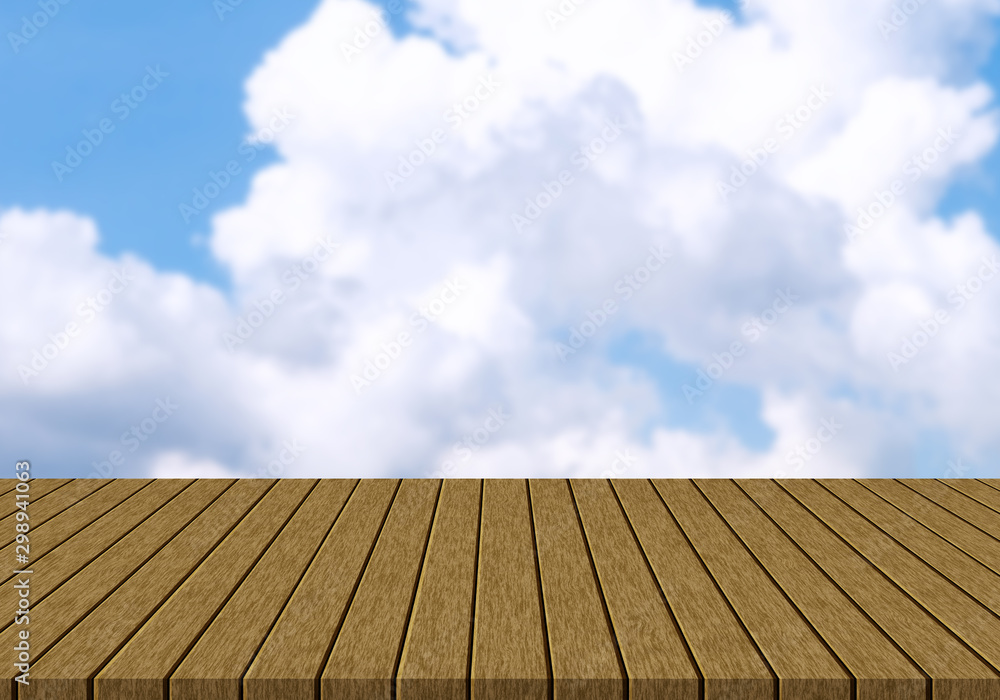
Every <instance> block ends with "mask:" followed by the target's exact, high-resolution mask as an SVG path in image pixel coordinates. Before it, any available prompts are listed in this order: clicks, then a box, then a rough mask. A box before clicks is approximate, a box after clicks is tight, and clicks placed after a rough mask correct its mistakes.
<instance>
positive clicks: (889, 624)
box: [737, 479, 1000, 700]
mask: <svg viewBox="0 0 1000 700" xmlns="http://www.w3.org/2000/svg"><path fill="white" fill-rule="evenodd" d="M737 483H739V485H740V486H741V487H742V488H743V490H744V491H745V492H746V493H747V494H749V495H750V496H751V497H752V498H753V499H754V501H756V502H757V504H758V505H760V507H761V508H762V509H763V510H764V511H765V512H767V514H768V515H769V516H770V517H771V518H772V519H773V520H774V522H775V523H776V524H777V525H778V526H779V527H780V528H781V529H782V530H783V531H784V532H785V534H786V535H788V536H789V537H790V538H791V539H793V540H794V541H795V542H796V544H798V545H799V547H801V548H802V551H803V552H804V553H805V554H807V555H808V556H809V558H810V559H812V561H813V562H814V563H815V564H816V565H817V566H819V567H820V568H821V569H823V570H824V571H825V572H826V573H827V575H828V576H830V577H831V578H832V579H833V580H834V581H836V582H837V585H838V586H839V587H840V588H841V589H842V590H843V591H844V592H845V593H846V594H847V595H849V596H851V598H853V599H854V602H855V603H857V605H858V606H859V607H860V608H861V609H862V610H864V611H865V614H866V615H868V616H869V617H871V619H872V620H873V621H874V622H875V623H876V624H877V625H879V626H880V627H881V628H882V629H883V630H885V632H886V633H887V634H888V635H889V636H890V637H891V638H892V639H893V641H895V642H896V643H897V644H898V645H899V647H900V648H901V649H902V650H903V651H904V652H905V653H906V654H907V655H908V656H909V657H910V659H911V660H913V662H914V663H916V664H917V665H918V666H919V667H920V668H921V669H922V670H923V671H924V672H925V673H927V674H928V675H929V676H930V677H931V678H932V679H933V682H932V686H933V692H934V698H935V700H967V699H969V698H996V697H1000V696H998V695H997V681H998V679H1000V675H998V674H997V673H996V672H995V671H993V669H992V668H991V667H990V666H988V665H987V664H986V663H984V662H983V661H982V660H981V659H980V658H979V657H978V656H976V655H975V654H974V653H973V652H972V651H971V650H970V649H969V648H968V647H967V646H966V645H965V644H963V643H962V642H961V641H960V640H959V639H958V638H957V637H955V636H954V635H953V634H951V632H950V631H949V630H947V629H946V628H945V627H944V626H943V625H942V624H941V623H940V622H939V621H938V620H937V619H935V618H934V617H933V616H932V615H930V614H929V613H928V612H927V611H926V610H924V609H923V608H922V607H920V606H919V605H917V604H916V603H915V602H914V601H913V599H912V598H910V597H909V596H907V595H906V594H905V593H904V592H903V591H901V590H900V588H899V587H897V586H896V585H895V584H893V583H892V582H891V581H890V580H889V579H888V578H887V577H886V576H884V575H883V574H882V573H881V572H880V571H879V570H878V569H876V568H875V567H873V566H872V565H871V564H870V563H869V562H868V561H867V560H865V559H863V558H862V557H860V556H858V553H857V552H855V551H854V550H853V549H852V548H851V547H849V546H848V545H847V544H846V543H845V542H844V541H843V540H842V539H840V538H839V537H838V536H837V535H836V534H834V532H833V531H832V530H831V529H830V528H829V527H828V526H827V525H826V524H825V523H823V522H822V521H821V520H819V519H817V518H816V517H815V515H813V514H812V513H811V512H810V511H809V510H807V509H806V508H804V507H803V506H802V504H801V503H799V502H798V501H796V500H795V499H794V498H792V496H791V495H790V494H789V493H788V492H787V491H785V490H784V489H782V488H781V487H780V486H779V485H778V484H777V483H775V482H773V481H767V480H757V479H738V480H737Z"/></svg>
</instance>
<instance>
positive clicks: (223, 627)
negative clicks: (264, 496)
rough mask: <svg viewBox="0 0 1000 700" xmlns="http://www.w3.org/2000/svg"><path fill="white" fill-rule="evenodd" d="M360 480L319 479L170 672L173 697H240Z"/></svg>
mask: <svg viewBox="0 0 1000 700" xmlns="http://www.w3.org/2000/svg"><path fill="white" fill-rule="evenodd" d="M357 483H358V482H357V480H347V479H323V480H321V481H320V482H319V484H318V485H317V486H316V488H315V490H313V492H312V493H310V494H309V496H308V498H306V501H305V503H303V504H302V507H301V508H300V509H299V510H298V511H297V512H296V513H295V515H294V517H292V519H291V521H290V522H289V523H288V525H286V526H285V527H284V528H283V529H282V531H281V534H279V535H278V538H277V539H276V540H275V541H274V543H273V544H272V545H271V546H270V547H268V549H267V552H266V553H265V554H264V556H263V557H262V558H261V560H260V562H259V563H258V564H257V565H256V566H255V567H254V569H253V571H251V572H250V575H249V576H247V578H246V580H245V581H244V582H243V583H242V584H241V585H240V587H239V588H238V589H237V591H236V592H235V593H234V594H233V597H232V598H230V600H229V602H227V603H226V605H225V607H224V608H223V609H222V610H221V612H220V613H219V614H218V616H216V618H215V619H214V620H213V621H212V624H211V625H210V626H209V627H208V629H207V630H206V631H205V633H204V634H203V635H201V637H200V638H199V639H198V641H197V643H196V644H195V645H194V647H193V648H192V649H191V651H190V653H188V655H187V656H186V657H185V658H184V661H183V662H182V663H181V665H180V666H178V668H177V670H176V671H175V672H174V673H173V674H172V675H171V676H170V697H171V699H172V700H239V698H240V690H241V679H242V678H243V674H244V672H245V671H246V670H247V668H249V666H250V663H251V662H252V661H253V657H254V655H255V654H256V653H257V650H258V649H259V648H260V646H261V644H263V643H264V639H265V637H266V636H267V633H268V631H269V630H270V629H271V627H272V625H273V624H274V621H275V620H276V619H277V617H278V615H279V613H280V612H281V609H282V608H283V607H284V605H285V603H286V602H287V601H288V598H289V596H291V594H292V590H293V589H294V588H295V586H296V585H297V584H298V582H299V581H300V580H301V578H302V575H303V574H304V573H305V570H306V567H307V566H308V565H309V562H310V561H312V559H313V557H314V556H315V555H316V552H317V550H318V549H319V546H320V544H322V542H323V538H324V537H326V535H327V534H328V533H329V531H330V528H331V527H333V523H334V522H335V520H336V518H337V516H339V515H340V513H341V510H342V509H343V507H344V504H345V503H346V502H347V499H348V497H349V496H350V494H351V492H352V491H353V490H354V488H355V486H356V485H357Z"/></svg>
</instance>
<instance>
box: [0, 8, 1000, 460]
mask: <svg viewBox="0 0 1000 700" xmlns="http://www.w3.org/2000/svg"><path fill="white" fill-rule="evenodd" d="M376 4H379V3H376ZM382 4H384V3H382ZM699 4H701V5H702V6H704V7H721V8H726V9H730V10H735V6H736V4H737V3H736V2H729V1H727V0H711V1H709V0H705V2H701V3H699ZM317 5H318V0H286V1H285V2H281V3H252V2H241V3H240V4H238V5H236V6H235V7H232V8H231V11H228V12H225V13H223V14H221V15H220V13H219V6H220V3H219V2H216V3H215V4H213V2H211V1H210V0H179V1H178V2H176V3H172V4H170V5H161V4H151V5H145V4H135V3H127V2H124V1H123V0H109V2H105V3H101V4H99V5H93V4H86V3H82V2H80V1H79V0H72V1H70V2H68V3H67V4H65V5H59V6H58V7H59V11H58V13H57V14H56V15H55V16H54V17H52V18H51V19H50V20H49V22H48V24H47V26H44V27H41V28H40V29H39V30H38V32H37V35H35V36H33V37H31V38H30V40H28V41H27V43H24V44H23V45H19V46H16V47H12V45H11V43H10V39H9V36H10V35H9V32H21V31H22V28H23V22H24V20H23V18H24V17H26V16H28V17H30V16H32V15H33V14H35V13H36V12H38V11H39V10H38V8H39V5H38V2H37V0H36V1H34V2H32V1H26V0H15V1H13V2H8V3H5V4H4V5H3V7H2V8H0V27H2V28H3V33H4V36H5V42H4V46H3V48H2V49H0V90H2V94H4V95H7V96H12V97H11V99H9V100H8V105H10V106H9V107H8V108H7V109H6V110H4V112H3V114H2V116H0V120H2V121H0V124H2V126H3V130H2V132H0V134H2V138H0V162H2V163H3V164H4V166H5V167H4V168H2V169H0V212H2V211H3V210H5V209H9V208H11V207H21V208H26V209H36V208H43V209H48V210H68V211H71V212H74V213H76V214H79V215H84V216H88V217H91V218H92V219H93V220H94V221H95V222H96V224H97V227H98V230H99V232H100V244H99V248H98V251H99V252H100V253H102V254H104V255H106V256H109V257H116V256H118V255H119V254H121V253H122V252H125V251H129V252H133V253H135V254H136V255H138V256H139V257H140V258H142V259H144V260H145V261H147V262H149V263H150V264H151V265H152V266H153V267H154V268H155V269H156V270H158V271H162V272H168V271H175V272H180V273H183V274H184V275H185V276H187V277H189V278H191V279H193V280H197V281H202V282H207V283H209V284H211V285H213V286H214V287H215V288H216V289H218V290H219V291H220V292H221V293H222V294H223V295H225V296H226V298H227V299H228V301H229V302H231V303H232V304H233V305H234V307H238V304H239V303H246V302H245V300H243V301H242V302H240V301H239V300H233V298H232V297H231V296H230V295H231V293H232V290H231V289H230V278H229V274H230V269H231V268H229V267H227V266H226V265H225V264H224V263H223V262H220V261H219V260H217V259H215V258H214V257H213V255H212V254H211V251H210V250H209V249H208V247H207V240H208V238H209V236H211V235H212V233H213V232H212V230H211V227H210V217H211V215H212V214H213V213H216V212H219V211H221V210H223V209H228V208H234V207H238V206H239V205H241V204H243V203H244V202H245V200H247V198H248V193H249V186H250V184H251V181H252V178H253V175H254V173H256V172H259V171H261V170H262V169H264V168H266V167H268V166H269V165H273V164H274V163H275V162H276V155H275V152H274V151H273V150H272V149H271V148H269V147H264V148H263V149H262V150H259V151H258V150H256V149H255V150H254V151H253V152H254V154H255V157H254V159H253V161H252V162H250V161H247V160H246V159H245V158H244V157H243V156H242V155H240V154H242V153H244V152H245V151H240V150H239V149H240V147H241V144H242V142H243V140H244V139H245V137H246V136H247V135H248V134H249V133H250V132H251V126H250V124H249V122H248V118H247V115H246V114H245V112H244V103H245V100H246V98H247V94H246V88H245V81H246V80H247V78H248V77H249V76H250V75H251V74H252V73H253V72H254V70H255V69H256V68H258V67H259V66H260V65H261V62H262V59H263V57H264V55H265V54H266V53H267V52H268V51H270V50H272V49H274V48H275V47H277V46H278V44H279V42H281V41H282V40H283V39H284V38H285V37H286V36H287V35H288V34H289V33H290V32H291V31H292V30H293V29H295V28H297V27H299V26H300V25H302V24H303V23H305V22H306V21H307V20H308V19H309V18H310V15H311V14H312V12H313V10H314V9H315V8H316V7H317ZM998 28H1000V25H995V26H994V28H993V29H994V33H995V32H996V30H997V29H998ZM393 29H394V30H395V34H396V35H397V36H404V35H405V34H407V33H409V32H411V31H413V28H412V27H411V26H410V25H409V24H408V22H407V21H406V19H405V17H402V16H395V17H393ZM421 33H422V34H423V35H424V36H426V35H427V31H425V30H421ZM15 49H16V50H15ZM968 60H971V59H968V58H967V60H966V61H967V62H966V63H965V64H962V67H961V68H964V69H966V70H967V69H968V68H969V64H968ZM973 68H974V70H973V71H971V72H974V73H975V75H977V76H978V77H979V78H980V79H982V80H984V81H986V82H987V83H989V84H990V85H991V86H992V87H993V89H994V91H995V92H997V93H1000V46H998V45H997V44H996V42H994V44H993V46H992V49H991V51H990V53H989V55H988V57H986V58H983V59H982V60H981V61H980V62H979V64H978V65H975V66H973ZM151 71H152V72H153V73H154V74H158V75H159V76H161V77H160V78H158V79H157V80H156V81H155V83H156V84H155V87H152V88H149V89H148V90H147V91H146V94H145V96H144V98H143V99H142V101H141V102H139V103H137V104H135V105H134V106H133V107H131V108H130V109H129V111H128V114H127V116H126V117H124V118H123V116H124V114H125V113H124V111H123V110H122V109H121V96H122V94H123V93H128V92H130V91H132V90H133V89H139V88H138V86H140V85H142V81H143V80H144V77H145V76H147V75H148V74H149V73H150V72H151ZM958 72H962V71H961V70H959V71H958ZM967 72H968V71H967ZM971 72H970V75H968V76H967V78H966V80H965V82H968V80H971V79H972V75H971ZM993 106H995V101H994V103H993ZM102 120H108V121H106V122H105V123H110V124H111V125H112V127H113V130H109V131H110V133H106V134H104V135H103V136H101V142H100V143H99V144H98V145H97V146H95V147H94V149H93V152H92V153H91V154H89V155H86V156H85V157H83V158H82V159H81V160H82V162H81V163H80V164H79V165H78V166H76V167H74V168H73V169H72V172H68V173H67V172H63V173H62V174H61V175H57V173H56V172H54V170H53V162H56V161H65V160H66V157H67V155H66V151H67V147H74V146H75V145H76V144H78V143H79V142H81V140H83V139H84V138H85V133H84V132H88V133H95V131H94V130H95V129H98V128H99V125H100V124H101V122H102ZM234 158H238V159H240V161H241V163H242V164H243V168H242V171H241V172H240V173H239V174H238V175H235V176H233V177H232V178H231V182H230V184H229V185H228V186H227V187H225V188H224V190H223V191H222V193H221V194H220V195H219V196H218V198H216V199H215V200H213V201H212V202H211V204H210V206H209V207H208V208H207V209H206V210H204V211H202V212H200V213H199V214H197V215H196V216H194V217H192V218H191V220H190V221H187V222H186V221H185V220H184V219H183V218H182V215H181V213H180V211H179V205H180V204H182V203H189V202H190V201H191V197H192V189H193V188H198V187H202V186H204V185H205V184H206V183H208V182H209V181H210V173H212V172H213V171H219V170H221V169H223V168H224V166H225V164H226V162H227V161H230V160H231V159H234ZM998 195H1000V148H994V149H993V150H992V152H991V153H989V154H988V155H987V156H985V157H983V158H981V159H979V161H978V162H977V163H976V164H975V165H973V166H966V167H964V168H962V169H960V170H959V171H958V172H957V174H956V175H955V176H954V177H952V178H951V180H950V182H949V184H948V186H947V188H946V189H945V191H944V194H943V196H942V197H941V199H940V202H939V204H938V207H937V213H938V214H939V215H941V216H943V217H944V218H945V219H946V220H949V219H951V218H952V217H953V216H954V215H955V214H958V213H961V212H963V211H966V210H968V209H974V210H976V211H978V213H979V214H980V216H981V217H982V218H983V220H984V222H985V223H986V226H987V230H988V231H989V232H990V233H991V234H992V235H993V236H994V238H997V237H998V236H1000V205H998V203H997V196H998ZM609 338H610V340H609V341H608V343H607V345H606V347H604V353H605V357H604V360H605V361H606V362H607V364H608V367H610V368H626V369H629V370H630V371H634V372H635V373H636V374H637V376H640V377H641V378H642V381H643V382H644V383H645V384H646V385H647V386H649V387H652V388H653V389H654V390H655V391H656V392H657V393H658V395H659V397H660V399H661V405H660V406H659V408H658V409H657V411H654V412H651V413H649V414H648V415H646V416H645V417H644V418H643V420H642V421H641V423H642V429H641V430H640V434H639V436H638V437H639V439H640V440H642V441H643V442H647V443H648V440H649V439H650V435H652V434H653V433H654V432H655V430H656V429H657V428H658V427H663V426H669V427H671V428H678V429H683V430H687V431H691V432H692V433H695V434H700V435H711V434H714V433H716V432H718V431H722V432H727V433H730V434H732V435H733V436H735V438H736V439H737V440H738V441H739V442H740V443H741V444H742V445H743V446H744V447H745V448H747V449H748V450H750V451H752V452H756V453H763V452H765V451H767V450H769V449H771V448H772V446H773V445H774V444H775V441H776V440H777V438H778V433H777V432H776V431H775V430H774V429H772V427H771V426H769V425H768V424H767V423H766V422H765V421H764V419H763V413H762V412H763V404H764V396H763V393H762V389H761V388H760V387H759V386H756V385H755V384H754V382H751V381H745V382H743V381H738V380H734V381H731V382H730V381H726V382H723V385H722V386H720V387H717V390H715V391H713V392H710V393H709V395H707V396H706V397H705V399H704V400H703V401H699V402H697V404H696V405H691V404H689V403H687V402H685V401H684V400H683V397H682V395H681V394H680V393H679V391H678V386H679V385H680V384H682V383H684V382H685V381H687V380H688V379H689V378H690V377H691V376H692V375H693V374H694V372H695V371H696V370H697V369H698V367H699V365H700V363H699V362H698V361H697V360H695V359H693V358H691V357H689V358H686V359H677V358H676V357H674V356H673V355H672V354H671V353H669V352H667V351H666V350H665V346H666V344H667V336H666V335H663V334H657V333H655V332H651V331H644V330H639V329H635V328H632V327H629V326H627V325H621V326H620V327H617V328H615V329H613V331H612V333H611V334H610V336H609ZM949 435H950V433H949V431H948V430H946V429H944V428H941V429H940V430H930V431H923V432H921V433H920V438H919V442H918V443H914V444H912V445H909V446H907V447H905V448H904V447H900V446H899V445H898V444H896V445H895V446H893V447H887V448H885V449H886V450H887V451H886V452H884V455H885V456H886V457H890V456H892V457H893V458H899V459H903V460H905V461H906V462H907V464H909V465H912V466H911V468H912V469H915V470H917V469H924V468H926V469H927V470H929V472H930V473H935V470H936V469H937V468H938V466H939V464H940V462H941V461H942V460H944V459H945V458H946V457H948V456H949V455H952V454H955V449H954V447H953V446H952V445H951V438H950V437H949ZM925 464H926V465H927V466H926V467H924V466H923V465H925Z"/></svg>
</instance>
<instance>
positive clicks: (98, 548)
mask: <svg viewBox="0 0 1000 700" xmlns="http://www.w3.org/2000/svg"><path fill="white" fill-rule="evenodd" d="M189 483H191V482H190V481H187V482H183V483H176V482H173V483H157V482H154V483H150V484H149V487H148V488H145V489H141V490H139V492H138V493H136V494H135V497H134V498H128V499H125V500H122V502H120V503H119V504H118V505H117V506H115V507H114V508H112V509H110V510H108V511H107V512H105V513H104V517H101V518H100V519H98V520H96V521H93V522H90V524H89V525H87V526H86V527H84V528H83V529H82V530H79V531H77V532H76V534H74V535H73V536H71V537H68V538H64V536H65V535H66V534H67V533H69V532H71V531H75V530H77V528H78V526H79V525H81V524H82V523H83V522H89V521H92V520H93V519H94V518H96V517H97V516H98V515H99V511H100V510H102V508H100V507H90V508H81V509H80V510H79V511H77V510H76V509H75V508H74V509H70V510H69V511H67V512H66V513H64V515H66V516H68V517H67V519H66V521H65V522H59V523H57V522H56V521H57V520H59V519H60V518H54V519H53V520H51V521H49V522H48V523H45V524H43V525H41V526H39V528H38V532H35V533H32V535H31V545H32V546H31V554H32V556H33V557H34V555H35V554H36V552H41V553H42V555H41V556H39V557H38V558H36V559H34V561H33V562H32V569H33V570H34V571H35V573H34V574H33V575H32V578H31V596H32V598H34V604H35V605H36V606H37V605H38V604H39V603H41V602H42V601H43V600H44V599H45V598H46V596H48V595H49V594H50V593H52V592H53V591H55V590H57V589H58V588H59V587H60V586H61V585H63V583H65V582H66V581H68V580H69V579H70V578H71V577H73V576H74V575H76V574H77V572H79V571H81V570H82V569H84V568H85V567H86V566H88V565H89V564H90V563H91V562H93V560H94V559H95V558H96V557H97V556H98V555H100V554H101V553H102V552H104V551H105V550H106V549H108V548H109V547H111V546H112V545H114V544H115V542H117V541H118V540H120V539H121V538H122V537H124V536H126V535H127V534H128V533H129V531H130V530H132V529H133V528H135V527H136V526H137V525H139V523H141V522H142V521H143V520H144V519H146V518H148V517H149V516H150V514H152V513H154V512H155V511H156V510H157V509H158V508H160V507H162V506H163V504H164V503H166V502H167V501H169V500H170V499H171V498H173V497H174V496H176V495H177V493H178V492H179V491H180V490H182V489H183V488H184V487H185V486H187V485H188V484H189ZM114 486H115V485H114V484H112V485H110V486H109V487H108V488H113V487H114ZM136 486H138V484H136V483H132V484H122V485H121V486H120V487H118V488H116V489H115V490H114V491H113V492H112V493H111V494H109V495H110V498H108V499H106V500H105V499H101V500H105V502H103V503H101V504H100V505H101V506H107V505H108V501H114V500H119V499H120V498H121V497H122V496H125V495H127V494H128V492H129V491H131V490H133V489H135V488H136ZM106 490H107V489H101V491H98V492H97V494H95V497H97V496H99V495H101V494H103V492H104V491H106ZM89 500H90V499H87V500H86V501H83V502H82V503H81V504H80V505H83V504H84V503H87V501H89ZM91 505H93V504H91ZM50 525H52V526H53V527H52V528H50V527H49V526H50ZM57 540H62V544H61V545H60V546H59V547H57V548H55V549H52V548H51V547H52V545H53V543H54V542H55V541H57ZM14 578H15V577H14V576H12V577H11V578H10V579H9V580H13V579H14ZM16 602H17V592H16V591H15V590H14V588H13V587H12V586H3V587H2V588H0V606H8V607H7V608H6V609H8V610H13V609H14V608H13V606H14V605H15V604H16ZM0 609H2V608H0ZM12 624H13V621H10V622H7V624H6V625H4V629H5V630H9V629H10V627H11V625H12Z"/></svg>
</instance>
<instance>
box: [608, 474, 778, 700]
mask: <svg viewBox="0 0 1000 700" xmlns="http://www.w3.org/2000/svg"><path fill="white" fill-rule="evenodd" d="M612 484H613V486H614V488H615V491H616V492H617V493H618V497H619V499H620V500H621V503H622V506H623V507H624V509H625V514H626V515H627V516H628V519H629V521H631V523H632V527H633V528H634V529H635V533H636V537H638V539H639V544H640V546H641V547H642V549H643V550H644V551H645V553H646V558H647V559H648V560H649V563H650V566H652V568H653V573H654V574H655V575H656V579H657V581H658V582H659V584H660V588H661V589H662V590H663V593H664V595H665V596H666V597H667V600H668V601H670V604H671V607H672V608H673V610H674V614H675V615H676V616H677V623H678V625H679V626H680V628H681V631H682V633H683V634H684V638H685V639H686V640H687V642H688V644H689V645H690V647H691V653H692V655H693V656H694V658H695V661H696V662H697V664H698V667H699V668H700V669H701V673H702V675H703V676H704V678H705V687H704V691H705V700H723V699H727V700H728V699H730V698H731V699H732V700H738V699H743V698H745V699H746V700H755V699H760V700H764V699H765V698H766V699H767V700H773V698H774V696H775V692H776V690H777V681H776V679H775V677H774V674H773V673H771V669H770V668H769V667H768V665H767V663H766V662H765V661H764V659H763V657H762V656H761V655H760V652H759V651H758V649H757V647H756V645H755V644H754V642H753V640H752V639H751V638H750V637H749V636H748V635H747V632H746V630H745V629H744V628H743V625H742V624H741V623H740V620H739V619H738V618H737V617H736V615H735V614H734V613H733V611H732V609H731V608H730V606H729V602H728V601H727V600H726V599H725V597H724V596H723V595H722V593H721V592H720V591H719V589H718V587H717V586H716V584H715V580H714V579H712V577H711V576H710V575H709V573H708V571H707V570H706V569H705V566H704V564H703V563H702V561H701V559H700V558H699V557H698V555H697V554H696V553H695V551H694V550H693V549H692V547H691V544H690V543H689V542H688V540H687V538H686V537H685V535H684V533H683V532H682V531H681V529H680V526H679V525H678V524H677V521H676V520H675V519H674V517H673V515H672V514H671V513H670V511H669V510H668V509H667V508H666V506H665V505H664V504H663V501H662V500H660V497H659V495H658V494H657V492H656V490H655V489H654V488H653V486H652V484H651V483H650V482H649V481H648V480H645V479H642V480H640V479H616V480H614V481H613V482H612Z"/></svg>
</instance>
